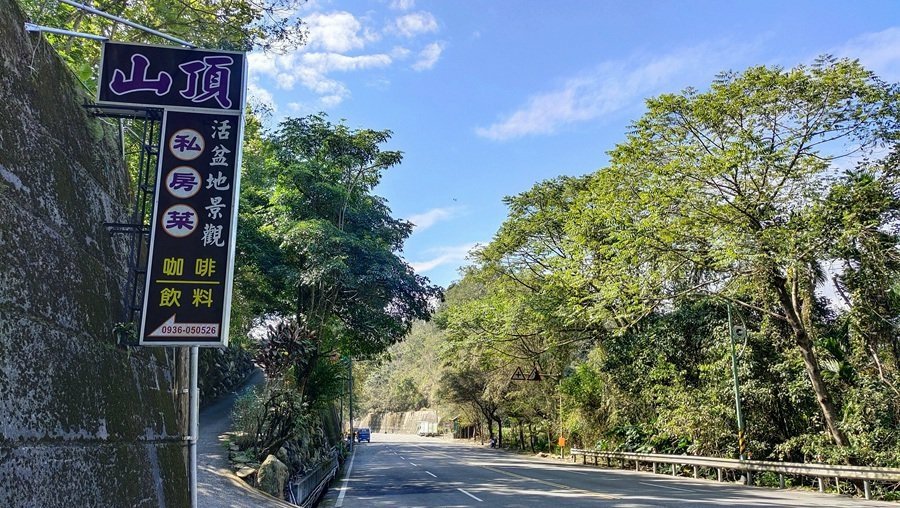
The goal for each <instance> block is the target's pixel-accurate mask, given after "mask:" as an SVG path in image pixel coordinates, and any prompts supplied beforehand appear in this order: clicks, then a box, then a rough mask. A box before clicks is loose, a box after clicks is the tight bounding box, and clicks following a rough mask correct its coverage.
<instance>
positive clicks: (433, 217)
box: [406, 206, 462, 232]
mask: <svg viewBox="0 0 900 508" xmlns="http://www.w3.org/2000/svg"><path fill="white" fill-rule="evenodd" d="M460 211H462V208H461V207H458V206H450V207H444V208H432V209H431V210H428V211H427V212H423V213H417V214H415V215H410V216H409V217H407V218H406V220H408V221H409V222H412V223H413V224H414V225H415V226H416V229H415V230H416V232H420V231H425V230H426V229H428V228H430V227H431V226H434V225H435V224H437V223H438V222H441V221H444V220H448V219H452V218H453V217H456V216H457V215H459V212H460Z"/></svg>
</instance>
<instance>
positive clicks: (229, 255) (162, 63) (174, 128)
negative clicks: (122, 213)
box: [97, 42, 247, 346]
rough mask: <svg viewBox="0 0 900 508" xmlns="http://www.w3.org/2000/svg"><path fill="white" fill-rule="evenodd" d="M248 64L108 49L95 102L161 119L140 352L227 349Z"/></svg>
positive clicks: (215, 54) (202, 53)
mask: <svg viewBox="0 0 900 508" xmlns="http://www.w3.org/2000/svg"><path fill="white" fill-rule="evenodd" d="M246 64H247V61H246V55H245V54H243V53H238V52H232V51H218V50H199V49H185V48H177V47H171V46H154V45H146V44H122V43H116V42H106V43H104V45H103V58H102V61H101V64H100V81H99V86H98V95H97V102H98V103H100V104H104V105H109V106H139V107H148V108H160V109H163V111H164V114H163V122H162V130H161V132H162V139H161V142H160V146H159V165H158V168H157V173H156V189H155V194H154V195H155V199H154V205H153V214H152V221H151V226H150V251H149V254H148V260H147V272H146V285H145V290H144V302H143V312H142V315H141V327H140V336H139V343H140V345H142V346H225V345H227V343H228V320H229V316H230V311H231V288H232V278H233V270H234V247H235V243H234V242H235V233H236V231H235V229H236V227H237V205H238V196H239V188H240V160H241V140H242V136H243V132H242V130H243V111H244V106H245V100H246V75H247V67H246Z"/></svg>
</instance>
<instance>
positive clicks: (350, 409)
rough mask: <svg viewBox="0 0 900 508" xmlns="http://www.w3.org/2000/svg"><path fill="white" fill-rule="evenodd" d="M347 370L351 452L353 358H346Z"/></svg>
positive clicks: (351, 443)
mask: <svg viewBox="0 0 900 508" xmlns="http://www.w3.org/2000/svg"><path fill="white" fill-rule="evenodd" d="M347 360H348V362H347V365H348V366H347V370H348V371H349V372H350V400H349V404H348V408H347V410H348V412H349V416H348V418H347V419H348V420H350V451H351V452H352V451H353V437H354V436H353V357H352V356H348V357H347Z"/></svg>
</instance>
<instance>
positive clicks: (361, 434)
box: [356, 427, 372, 443]
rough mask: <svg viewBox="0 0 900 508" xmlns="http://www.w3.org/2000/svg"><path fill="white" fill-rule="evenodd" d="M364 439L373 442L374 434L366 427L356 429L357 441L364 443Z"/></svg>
mask: <svg viewBox="0 0 900 508" xmlns="http://www.w3.org/2000/svg"><path fill="white" fill-rule="evenodd" d="M363 441H365V442H367V443H371V442H372V434H371V433H370V432H369V429H368V428H366V427H362V428H359V429H356V442H357V443H362V442H363Z"/></svg>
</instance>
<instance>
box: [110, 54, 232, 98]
mask: <svg viewBox="0 0 900 508" xmlns="http://www.w3.org/2000/svg"><path fill="white" fill-rule="evenodd" d="M135 54H139V55H143V56H144V57H146V58H147V60H149V62H150V64H149V67H148V69H147V75H148V76H149V77H151V78H153V77H157V76H158V75H159V73H160V72H166V73H168V74H169V75H170V76H171V77H172V85H171V87H170V89H169V91H168V92H167V93H166V94H165V95H162V96H160V95H157V94H156V92H153V91H135V92H129V93H126V94H123V95H117V94H115V93H113V91H112V90H111V89H110V82H111V80H112V79H113V75H114V73H115V71H116V69H119V70H121V71H122V72H123V73H124V74H125V76H126V77H130V76H131V71H132V56H133V55H135ZM210 56H228V57H231V58H232V59H233V60H234V63H232V64H231V65H230V66H229V69H230V79H229V88H228V98H229V99H230V100H231V107H229V108H223V107H222V106H221V105H220V104H219V103H218V102H217V101H216V100H215V99H213V98H210V99H207V100H204V101H203V102H193V101H192V100H191V99H188V98H185V97H183V96H182V95H181V91H182V90H185V89H186V88H187V87H188V78H189V75H188V74H187V73H185V72H184V71H182V70H181V69H179V67H178V66H179V65H181V64H184V63H187V62H191V61H196V60H202V59H203V58H204V57H210ZM243 77H244V54H243V53H233V52H228V51H208V50H195V49H184V48H175V47H167V46H150V45H141V44H121V43H115V42H106V43H104V44H103V59H102V62H101V66H100V85H99V86H98V97H97V100H98V102H106V103H112V104H134V105H143V106H159V107H176V108H191V109H197V108H200V109H205V110H227V111H233V112H235V113H238V114H240V113H241V112H242V111H241V107H242V106H243V102H242V94H243V91H244V83H243Z"/></svg>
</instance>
